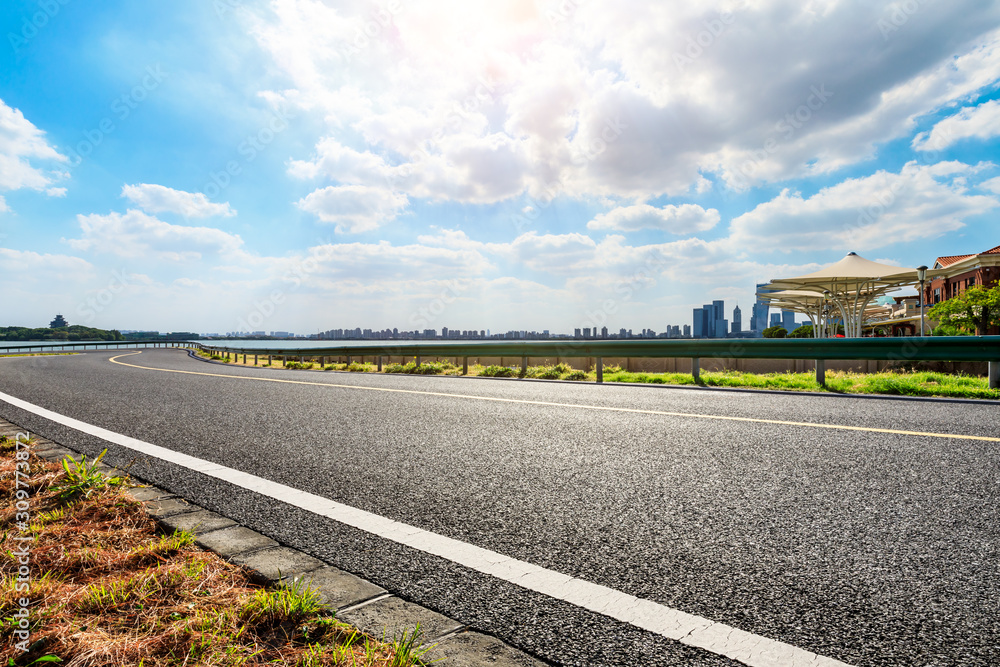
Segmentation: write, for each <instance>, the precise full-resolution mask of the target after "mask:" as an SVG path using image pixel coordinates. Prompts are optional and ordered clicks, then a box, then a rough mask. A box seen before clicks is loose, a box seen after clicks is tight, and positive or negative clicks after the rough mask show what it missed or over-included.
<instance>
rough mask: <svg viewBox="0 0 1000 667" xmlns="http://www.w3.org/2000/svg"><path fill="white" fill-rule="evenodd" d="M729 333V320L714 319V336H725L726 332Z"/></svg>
mask: <svg viewBox="0 0 1000 667" xmlns="http://www.w3.org/2000/svg"><path fill="white" fill-rule="evenodd" d="M728 333H729V320H716V321H715V337H716V338H725V337H726V334H728Z"/></svg>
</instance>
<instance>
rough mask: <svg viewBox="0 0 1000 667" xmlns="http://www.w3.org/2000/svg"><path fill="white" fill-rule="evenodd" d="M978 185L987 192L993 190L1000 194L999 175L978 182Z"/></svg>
mask: <svg viewBox="0 0 1000 667" xmlns="http://www.w3.org/2000/svg"><path fill="white" fill-rule="evenodd" d="M979 187H980V188H981V189H983V190H986V191H987V192H993V193H996V194H998V195H1000V176H997V177H996V178H991V179H989V180H988V181H983V182H982V183H980V184H979Z"/></svg>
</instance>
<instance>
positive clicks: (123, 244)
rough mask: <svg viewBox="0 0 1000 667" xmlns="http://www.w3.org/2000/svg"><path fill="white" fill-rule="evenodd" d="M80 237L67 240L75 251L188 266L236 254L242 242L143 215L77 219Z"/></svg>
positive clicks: (221, 233)
mask: <svg viewBox="0 0 1000 667" xmlns="http://www.w3.org/2000/svg"><path fill="white" fill-rule="evenodd" d="M77 221H78V222H79V223H80V229H81V231H82V233H83V234H82V237H81V238H79V239H70V240H68V243H69V245H70V247H72V248H74V249H75V250H81V251H89V252H97V253H103V254H110V255H117V256H119V257H128V258H135V259H138V258H154V259H161V260H166V261H170V262H191V261H196V260H200V259H202V258H203V257H205V256H207V255H210V256H220V255H226V254H231V253H237V252H239V251H240V250H241V249H242V246H243V240H242V239H241V238H240V237H239V236H238V235H235V234H229V233H227V232H224V231H222V230H220V229H215V228H213V227H187V226H184V225H172V224H170V223H168V222H163V221H162V220H159V219H157V218H155V217H153V216H150V215H147V214H146V213H143V212H142V211H136V210H131V209H130V210H129V211H127V212H126V213H124V214H122V213H115V212H113V213H109V214H107V215H98V214H92V215H78V216H77Z"/></svg>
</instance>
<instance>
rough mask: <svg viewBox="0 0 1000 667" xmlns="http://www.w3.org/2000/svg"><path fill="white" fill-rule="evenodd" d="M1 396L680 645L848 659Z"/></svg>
mask: <svg viewBox="0 0 1000 667" xmlns="http://www.w3.org/2000/svg"><path fill="white" fill-rule="evenodd" d="M0 400H3V401H5V402H7V403H9V404H11V405H13V406H15V407H18V408H20V409H22V410H26V411H28V412H31V413H33V414H36V415H38V416H39V417H44V418H45V419H48V420H50V421H53V422H56V423H57V424H62V425H63V426H68V427H70V428H73V429H76V430H77V431H80V432H82V433H86V434H88V435H92V436H95V437H98V438H101V439H102V440H106V441H107V442H111V443H114V444H116V445H120V446H122V447H127V448H128V449H132V450H135V451H137V452H141V453H143V454H146V455H148V456H152V457H154V458H158V459H160V460H162V461H166V462H168V463H173V464H174V465H178V466H181V467H183V468H187V469H189V470H193V471H196V472H200V473H201V474H202V475H205V476H207V477H214V478H215V479H219V480H222V481H224V482H229V483H230V484H235V485H236V486H240V487H243V488H247V489H250V490H252V491H254V492H256V493H259V494H261V495H264V496H267V497H269V498H273V499H274V500H278V501H281V502H283V503H287V504H289V505H292V506H293V507H298V508H300V509H303V510H306V511H307V512H312V513H314V514H318V515H320V516H324V517H327V518H330V519H333V520H334V521H339V522H340V523H343V524H346V525H348V526H351V527H353V528H357V529H359V530H363V531H365V532H366V533H370V534H372V535H376V536H378V537H381V538H384V539H387V540H391V541H393V542H397V543H399V544H403V545H405V546H408V547H411V548H413V549H417V550H419V551H423V552H425V553H428V554H431V555H434V556H438V557H440V558H444V559H445V560H449V561H451V562H453V563H457V564H459V565H463V566H465V567H467V568H469V569H472V570H475V571H477V572H481V573H483V574H488V575H491V576H493V577H496V578H497V579H502V580H503V581H507V582H510V583H512V584H515V585H517V586H520V587H522V588H526V589H528V590H530V591H534V592H536V593H542V594H543V595H548V596H549V597H552V598H555V599H557V600H563V601H565V602H569V603H571V604H573V605H576V606H577V607H581V608H583V609H587V610H588V611H592V612H595V613H598V614H603V615H605V616H610V617H611V618H614V619H616V620H619V621H623V622H625V623H628V624H630V625H633V626H635V627H637V628H641V629H643V630H648V631H650V632H654V633H656V634H659V635H662V636H664V637H667V638H669V639H673V640H676V641H679V642H681V643H682V644H687V645H689V646H695V647H698V648H702V649H705V650H707V651H710V652H712V653H715V654H718V655H723V656H725V657H727V658H731V659H733V660H737V661H739V662H742V663H743V664H745V665H749V666H750V667H850V666H849V665H847V663H843V662H840V661H839V660H834V659H833V658H827V657H824V656H820V655H817V654H815V653H812V652H811V651H806V650H805V649H801V648H798V647H795V646H792V645H791V644H786V643H784V642H779V641H775V640H773V639H768V638H767V637H761V636H760V635H755V634H753V633H750V632H745V631H743V630H739V629H737V628H734V627H731V626H728V625H725V624H723V623H715V622H714V621H711V620H709V619H707V618H702V617H700V616H695V615H693V614H688V613H686V612H683V611H680V610H678V609H673V608H671V607H667V606H665V605H662V604H659V603H656V602H652V601H650V600H644V599H642V598H637V597H635V596H632V595H629V594H627V593H622V592H621V591H617V590H615V589H613V588H608V587H606V586H601V585H599V584H594V583H591V582H589V581H585V580H583V579H577V578H576V577H571V576H569V575H566V574H560V573H559V572H555V571H554V570H549V569H546V568H544V567H539V566H538V565H532V564H531V563H527V562H525V561H521V560H517V559H515V558H509V557H507V556H504V555H502V554H499V553H497V552H495V551H490V550H488V549H483V548H481V547H477V546H475V545H473V544H468V543H466V542H461V541H459V540H455V539H452V538H450V537H445V536H444V535H438V534H437V533H432V532H430V531H427V530H423V529H421V528H417V527H415V526H410V525H408V524H405V523H401V522H399V521H394V520H392V519H388V518H386V517H383V516H379V515H378V514H372V513H371V512H366V511H364V510H360V509H357V508H355V507H351V506H349V505H344V504H342V503H338V502H335V501H333V500H329V499H328V498H323V497H322V496H317V495H314V494H312V493H307V492H305V491H301V490H299V489H294V488H292V487H290V486H285V485H284V484H279V483H277V482H272V481H270V480H267V479H264V478H262V477H257V476H255V475H250V474H248V473H245V472H241V471H239V470H236V469H234V468H228V467H226V466H222V465H219V464H216V463H212V462H211V461H206V460H205V459H199V458H197V457H194V456H189V455H188V454H182V453H180V452H175V451H173V450H171V449H167V448H165V447H160V446H159V445H154V444H152V443H149V442H144V441H142V440H138V439H136V438H132V437H130V436H127V435H123V434H121V433H116V432H114V431H109V430H107V429H105V428H101V427H100V426H95V425H93V424H88V423H86V422H82V421H80V420H78V419H74V418H72V417H67V416H66V415H62V414H59V413H58V412H53V411H51V410H47V409H46V408H43V407H40V406H38V405H35V404H33V403H29V402H27V401H24V400H21V399H19V398H17V397H15V396H11V395H9V394H5V393H3V392H0Z"/></svg>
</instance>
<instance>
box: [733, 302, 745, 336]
mask: <svg viewBox="0 0 1000 667" xmlns="http://www.w3.org/2000/svg"><path fill="white" fill-rule="evenodd" d="M742 331H743V313H741V312H740V306H739V304H736V307H735V308H733V333H734V334H738V333H741V332H742Z"/></svg>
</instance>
